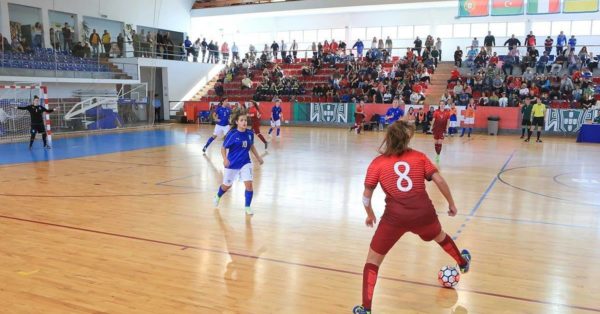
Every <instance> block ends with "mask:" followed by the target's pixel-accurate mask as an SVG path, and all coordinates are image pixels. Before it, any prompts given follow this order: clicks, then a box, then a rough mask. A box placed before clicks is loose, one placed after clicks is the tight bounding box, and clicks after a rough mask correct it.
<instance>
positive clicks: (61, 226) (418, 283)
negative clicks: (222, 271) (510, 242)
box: [0, 215, 600, 313]
mask: <svg viewBox="0 0 600 314" xmlns="http://www.w3.org/2000/svg"><path fill="white" fill-rule="evenodd" d="M0 218H4V219H8V220H16V221H21V222H28V223H34V224H38V225H44V226H51V227H57V228H63V229H69V230H76V231H82V232H89V233H95V234H101V235H107V236H113V237H119V238H124V239H130V240H138V241H143V242H148V243H156V244H163V245H168V246H174V247H177V248H180V249H182V250H186V249H194V250H198V251H208V252H213V253H220V254H228V255H234V256H240V257H246V258H252V259H256V260H264V261H269V262H274V263H279V264H286V265H295V266H302V267H306V268H311V269H318V270H324V271H331V272H336V273H342V274H349V275H356V276H362V275H363V274H362V273H361V272H355V271H349V270H343V269H337V268H331V267H325V266H317V265H310V264H303V263H296V262H290V261H285V260H279V259H275V258H268V257H260V256H255V255H249V254H243V253H235V252H228V251H221V250H217V249H209V248H203V247H198V246H194V245H186V244H180V243H174V242H168V241H161V240H154V239H148V238H141V237H136V236H129V235H125V234H119V233H112V232H106V231H99V230H93V229H86V228H79V227H72V226H67V225H61V224H55V223H51V222H45V221H37V220H30V219H24V218H18V217H11V216H5V215H0ZM379 278H380V279H385V280H390V281H396V282H402V283H407V284H413V285H418V286H424V287H433V288H439V289H443V288H441V287H440V286H439V285H437V284H431V283H426V282H420V281H413V280H406V279H398V278H392V277H385V276H379ZM456 290H458V291H465V292H470V293H474V294H479V295H486V296H491V297H496V298H502V299H509V300H516V301H523V302H529V303H537V304H544V305H551V306H560V307H565V308H570V309H577V310H585V311H591V312H598V313H600V308H591V307H585V306H579V305H570V304H563V303H555V302H549V301H543V300H535V299H529V298H522V297H516V296H511V295H505V294H499V293H493V292H486V291H479V290H472V289H460V288H457V289H456Z"/></svg>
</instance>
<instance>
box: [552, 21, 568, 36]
mask: <svg viewBox="0 0 600 314" xmlns="http://www.w3.org/2000/svg"><path fill="white" fill-rule="evenodd" d="M560 31H563V32H564V33H565V35H567V36H568V35H569V34H571V22H570V21H556V22H552V36H556V35H558V34H560Z"/></svg>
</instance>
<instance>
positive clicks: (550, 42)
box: [544, 36, 554, 54]
mask: <svg viewBox="0 0 600 314" xmlns="http://www.w3.org/2000/svg"><path fill="white" fill-rule="evenodd" d="M552 45H554V39H552V37H550V36H548V37H546V40H545V41H544V51H545V52H547V53H548V54H550V53H551V52H552Z"/></svg>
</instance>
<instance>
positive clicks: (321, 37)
mask: <svg viewBox="0 0 600 314" xmlns="http://www.w3.org/2000/svg"><path fill="white" fill-rule="evenodd" d="M317 40H318V41H320V42H323V41H326V40H327V41H328V42H330V41H331V29H320V30H318V31H317Z"/></svg>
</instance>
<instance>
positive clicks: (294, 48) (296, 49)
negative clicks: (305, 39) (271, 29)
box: [290, 39, 298, 62]
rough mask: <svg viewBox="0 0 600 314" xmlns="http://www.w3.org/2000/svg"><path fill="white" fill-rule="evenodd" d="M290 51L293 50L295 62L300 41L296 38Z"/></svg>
mask: <svg viewBox="0 0 600 314" xmlns="http://www.w3.org/2000/svg"><path fill="white" fill-rule="evenodd" d="M290 51H292V55H293V56H294V62H295V61H296V59H298V43H297V42H296V40H295V39H294V40H293V41H292V46H291V47H290Z"/></svg>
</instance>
